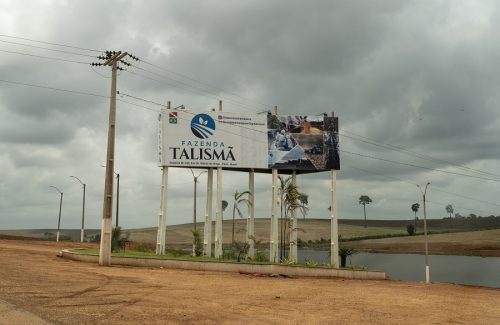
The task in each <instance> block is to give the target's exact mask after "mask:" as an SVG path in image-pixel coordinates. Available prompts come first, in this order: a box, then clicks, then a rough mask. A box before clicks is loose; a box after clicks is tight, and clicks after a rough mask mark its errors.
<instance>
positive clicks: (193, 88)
mask: <svg viewBox="0 0 500 325" xmlns="http://www.w3.org/2000/svg"><path fill="white" fill-rule="evenodd" d="M132 67H134V68H136V69H138V70H141V71H144V72H147V73H150V74H152V75H154V76H157V77H160V78H163V79H168V80H171V81H173V82H176V83H178V84H181V85H183V86H180V85H177V84H172V83H170V82H166V81H162V80H158V79H155V78H151V77H148V76H145V75H143V74H140V73H137V72H133V71H130V70H129V71H127V72H129V73H132V74H135V75H138V76H141V77H144V78H146V79H150V80H153V81H156V82H158V83H162V84H167V85H170V86H173V87H176V88H180V89H184V90H187V91H190V92H194V93H197V94H200V95H203V96H206V97H210V98H214V99H217V100H219V99H221V98H222V99H224V101H225V102H228V103H230V104H233V105H235V106H239V107H241V108H243V109H246V110H251V111H254V112H255V111H258V110H259V109H257V108H255V107H252V106H249V105H247V104H245V103H242V102H240V101H237V100H234V99H229V98H226V97H223V96H218V95H217V94H214V93H213V92H210V91H207V90H205V89H203V88H200V87H197V86H193V85H190V84H188V83H185V82H183V81H180V80H177V79H174V78H171V77H167V76H164V75H162V74H159V73H156V72H153V71H150V70H147V69H143V68H141V67H138V66H137V65H132Z"/></svg>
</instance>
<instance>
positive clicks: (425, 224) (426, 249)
mask: <svg viewBox="0 0 500 325" xmlns="http://www.w3.org/2000/svg"><path fill="white" fill-rule="evenodd" d="M430 184H431V183H427V184H426V185H425V189H424V190H423V191H422V187H420V185H417V187H418V188H419V189H420V193H422V200H423V203H424V243H425V283H429V282H430V272H429V247H428V244H427V215H426V208H425V197H426V195H427V187H428V186H429V185H430Z"/></svg>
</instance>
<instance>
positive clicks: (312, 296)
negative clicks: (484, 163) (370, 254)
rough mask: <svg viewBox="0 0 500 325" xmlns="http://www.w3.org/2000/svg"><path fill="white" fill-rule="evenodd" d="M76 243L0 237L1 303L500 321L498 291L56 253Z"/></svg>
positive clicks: (107, 319)
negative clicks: (123, 263)
mask: <svg viewBox="0 0 500 325" xmlns="http://www.w3.org/2000/svg"><path fill="white" fill-rule="evenodd" d="M69 247H95V246H92V245H90V244H83V245H82V244H79V243H67V242H64V243H55V242H47V241H33V240H5V239H0V261H1V267H0V300H4V301H7V302H8V303H10V304H12V305H15V306H16V307H17V308H21V309H24V310H26V311H27V312H29V313H32V314H34V315H37V316H39V317H41V318H42V319H44V320H46V321H47V322H49V323H55V324H142V323H148V324H333V323H335V324H360V323H366V324H403V323H412V324H449V323H453V324H495V323H498V321H499V320H500V308H498V306H500V290H498V289H488V288H480V287H472V286H462V285H451V284H424V283H417V282H402V281H390V280H385V281H366V280H365V281H360V280H342V279H335V280H332V279H310V278H294V279H290V278H272V277H256V276H248V275H240V274H232V273H215V272H199V271H183V270H170V269H158V268H132V267H118V266H113V267H100V266H98V265H95V264H89V263H81V262H74V261H69V260H64V259H62V258H59V257H57V256H56V254H57V253H58V252H59V251H60V250H61V249H63V248H69ZM0 323H3V322H2V320H1V315H0ZM17 323H23V320H22V319H19V320H18V322H17ZM24 323H25V322H24Z"/></svg>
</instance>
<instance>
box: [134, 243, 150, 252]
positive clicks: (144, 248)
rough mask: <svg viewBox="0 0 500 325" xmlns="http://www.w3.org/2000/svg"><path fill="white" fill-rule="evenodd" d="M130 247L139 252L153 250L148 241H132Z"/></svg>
mask: <svg viewBox="0 0 500 325" xmlns="http://www.w3.org/2000/svg"><path fill="white" fill-rule="evenodd" d="M130 249H131V250H133V251H136V252H141V253H151V252H153V251H154V250H155V249H154V248H153V247H151V245H150V244H148V243H132V244H131V245H130Z"/></svg>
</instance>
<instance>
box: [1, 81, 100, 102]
mask: <svg viewBox="0 0 500 325" xmlns="http://www.w3.org/2000/svg"><path fill="white" fill-rule="evenodd" d="M0 82H5V83H9V84H13V85H18V86H26V87H33V88H41V89H48V90H54V91H60V92H66V93H72V94H78V95H86V96H93V97H100V98H109V96H105V95H99V94H93V93H89V92H85V91H79V90H70V89H62V88H55V87H49V86H42V85H35V84H29V83H24V82H17V81H11V80H5V79H0Z"/></svg>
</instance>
